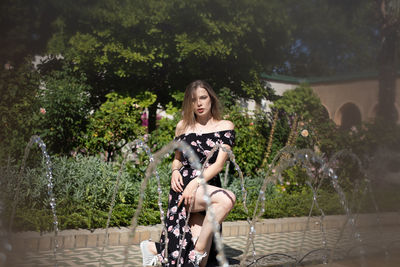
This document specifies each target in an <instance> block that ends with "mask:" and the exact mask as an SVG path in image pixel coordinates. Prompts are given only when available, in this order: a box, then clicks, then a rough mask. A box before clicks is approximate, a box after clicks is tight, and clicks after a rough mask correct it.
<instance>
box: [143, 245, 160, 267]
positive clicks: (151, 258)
mask: <svg viewBox="0 0 400 267" xmlns="http://www.w3.org/2000/svg"><path fill="white" fill-rule="evenodd" d="M148 245H149V240H144V241H142V242H140V250H141V251H142V257H143V267H146V266H156V265H157V263H158V257H157V255H155V254H153V253H151V252H150V251H149V248H148Z"/></svg>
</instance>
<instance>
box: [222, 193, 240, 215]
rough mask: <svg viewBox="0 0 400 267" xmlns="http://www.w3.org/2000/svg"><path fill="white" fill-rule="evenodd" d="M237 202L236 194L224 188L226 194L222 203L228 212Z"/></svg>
mask: <svg viewBox="0 0 400 267" xmlns="http://www.w3.org/2000/svg"><path fill="white" fill-rule="evenodd" d="M235 202H236V196H235V194H234V193H232V192H231V191H228V190H224V196H223V197H222V198H221V202H220V204H221V205H222V206H223V207H224V209H225V210H226V212H230V211H231V210H232V209H233V206H234V205H235Z"/></svg>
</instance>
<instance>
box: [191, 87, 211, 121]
mask: <svg viewBox="0 0 400 267" xmlns="http://www.w3.org/2000/svg"><path fill="white" fill-rule="evenodd" d="M192 101H193V110H194V114H196V116H198V117H203V116H208V115H209V114H211V97H210V95H209V94H208V92H207V90H206V89H204V88H202V87H198V88H197V89H196V90H195V91H194V93H193V99H192Z"/></svg>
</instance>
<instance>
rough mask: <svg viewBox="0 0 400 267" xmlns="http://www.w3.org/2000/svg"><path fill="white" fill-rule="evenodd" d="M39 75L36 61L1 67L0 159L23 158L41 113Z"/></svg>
mask: <svg viewBox="0 0 400 267" xmlns="http://www.w3.org/2000/svg"><path fill="white" fill-rule="evenodd" d="M39 83H40V81H39V75H38V73H37V72H36V71H35V70H34V69H33V67H32V64H30V63H26V64H23V65H20V66H17V67H15V68H13V69H8V70H7V69H0V95H1V97H0V120H1V121H0V123H1V124H0V125H1V126H0V140H1V141H0V146H1V148H0V159H5V158H8V157H11V158H14V159H22V155H23V151H24V148H25V146H26V144H27V143H28V142H29V138H30V137H31V136H32V135H33V134H34V133H33V131H32V129H33V127H34V121H35V120H34V118H35V117H36V116H39V114H40V113H39V112H40V110H39V107H40V106H39V104H38V101H37V98H36V95H37V93H38V89H39Z"/></svg>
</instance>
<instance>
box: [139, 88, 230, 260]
mask: <svg viewBox="0 0 400 267" xmlns="http://www.w3.org/2000/svg"><path fill="white" fill-rule="evenodd" d="M233 129H234V125H233V123H232V122H230V121H227V120H221V114H220V109H219V101H218V98H217V96H216V94H215V92H214V91H213V89H212V88H211V86H210V85H209V84H208V83H206V82H204V81H200V80H198V81H194V82H192V83H191V84H189V85H188V86H187V88H186V91H185V97H184V100H183V119H182V120H181V121H180V122H179V123H178V124H177V126H176V131H175V135H176V138H175V140H177V141H178V142H179V141H181V142H186V143H187V144H188V145H190V146H191V148H192V149H193V150H194V151H195V152H196V154H197V155H198V157H199V159H200V162H201V163H202V164H204V163H205V160H206V158H207V156H208V155H209V153H210V151H211V149H212V148H213V147H214V146H215V145H216V144H221V145H222V146H224V147H226V148H231V147H232V146H233V143H234V138H235V132H234V130H233ZM227 158H228V154H227V153H226V152H223V151H222V149H220V150H219V151H217V152H216V153H215V154H214V155H213V156H212V157H211V158H210V160H209V162H208V164H207V165H206V166H204V172H203V176H204V179H205V181H206V182H207V193H208V194H209V195H210V197H211V205H212V208H213V211H214V215H215V219H216V220H217V222H218V223H222V221H223V220H224V219H225V217H226V216H227V215H228V213H229V212H230V211H231V210H232V208H233V206H234V204H235V201H236V198H235V195H234V194H233V193H232V192H231V191H229V190H225V189H221V181H220V179H219V176H218V174H219V172H221V170H222V169H223V167H224V163H225V161H226V160H227ZM197 176H198V173H197V172H196V170H195V169H194V168H192V167H191V166H190V162H189V160H188V159H187V158H186V156H185V155H184V154H183V153H182V152H180V151H176V153H175V158H174V160H173V162H172V178H171V189H170V195H169V202H168V212H167V216H166V220H165V224H166V229H167V235H168V261H167V263H163V264H164V266H168V267H171V266H191V267H193V266H201V267H203V266H206V264H207V260H208V255H209V254H210V247H211V243H212V239H213V230H212V222H211V221H210V220H209V218H208V217H209V216H210V215H209V214H208V213H205V210H206V208H207V205H206V203H205V200H204V189H203V187H201V186H199V179H198V177H197ZM191 204H193V207H192V211H191V214H190V219H189V227H190V228H188V229H185V227H184V226H185V221H186V218H187V215H188V214H187V211H188V210H189V207H190V205H191ZM184 233H185V239H184V240H181V239H182V236H183V234H184ZM165 240H166V239H165V235H162V236H161V240H160V243H154V242H150V241H148V240H145V241H143V242H142V243H141V244H140V248H141V250H142V254H143V266H148V265H156V264H157V262H159V263H162V262H165V259H164V258H163V257H164V255H165V251H164V249H165ZM180 247H182V252H181V257H180V259H179V262H178V256H179V250H180ZM212 254H214V255H213V256H214V257H215V253H212ZM210 260H211V258H210ZM214 260H215V258H214Z"/></svg>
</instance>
